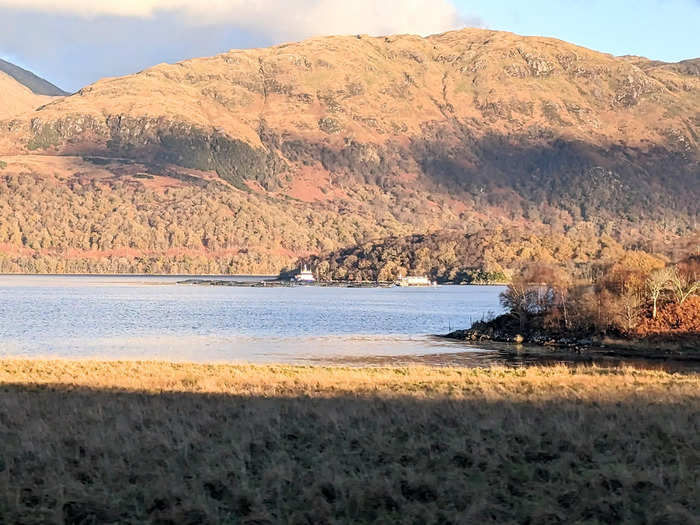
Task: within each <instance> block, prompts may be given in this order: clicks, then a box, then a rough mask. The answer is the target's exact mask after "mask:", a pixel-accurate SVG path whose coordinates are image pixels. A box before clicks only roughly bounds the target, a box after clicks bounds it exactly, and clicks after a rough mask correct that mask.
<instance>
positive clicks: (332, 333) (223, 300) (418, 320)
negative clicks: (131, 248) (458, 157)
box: [0, 276, 501, 362]
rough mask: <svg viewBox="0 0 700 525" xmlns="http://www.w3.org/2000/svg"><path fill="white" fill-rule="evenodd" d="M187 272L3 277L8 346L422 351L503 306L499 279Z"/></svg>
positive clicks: (255, 354)
mask: <svg viewBox="0 0 700 525" xmlns="http://www.w3.org/2000/svg"><path fill="white" fill-rule="evenodd" d="M181 279H182V277H156V276H154V277H150V276H149V277H132V276H128V277H126V276H100V277H96V276H0V348H1V350H2V353H3V354H5V355H23V356H58V357H99V358H113V359H115V358H128V359H132V358H139V359H140V358H144V359H151V358H153V359H173V360H197V361H222V360H223V361H258V362H260V361H275V362H290V361H293V362H299V361H304V360H307V359H311V360H319V359H321V360H322V359H324V358H327V357H328V358H338V357H342V356H348V357H357V356H398V355H421V354H429V353H442V352H455V351H461V350H463V349H464V348H463V346H462V345H455V344H454V343H451V342H448V341H443V340H440V339H437V338H434V337H431V334H438V333H445V332H447V331H449V330H450V329H454V328H458V327H464V326H466V325H468V324H470V322H471V321H472V320H476V319H481V318H482V317H484V316H487V315H490V314H494V313H499V312H500V306H499V303H498V294H499V293H500V292H501V288H500V287H493V286H472V287H464V286H441V287H436V288H435V287H432V288H396V287H394V288H321V287H308V286H307V287H304V286H298V287H290V288H237V287H220V286H194V285H181V284H176V282H177V281H178V280H181ZM237 280H240V278H237ZM256 280H257V279H256Z"/></svg>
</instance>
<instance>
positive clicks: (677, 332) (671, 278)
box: [446, 252, 700, 359]
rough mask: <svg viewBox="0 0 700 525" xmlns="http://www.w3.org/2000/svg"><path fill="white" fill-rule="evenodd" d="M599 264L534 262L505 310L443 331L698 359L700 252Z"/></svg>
mask: <svg viewBox="0 0 700 525" xmlns="http://www.w3.org/2000/svg"><path fill="white" fill-rule="evenodd" d="M597 270H598V271H597V273H596V276H595V277H593V278H589V279H578V280H574V279H572V277H571V274H570V273H567V272H566V271H565V270H564V269H562V268H561V267H556V266H548V265H543V264H536V265H530V266H528V267H526V268H525V269H524V270H523V271H522V272H521V273H520V274H519V275H516V276H515V277H514V278H513V280H512V282H511V283H510V284H509V285H508V287H507V288H506V290H505V291H504V292H503V293H502V294H501V304H502V305H503V307H504V308H505V309H506V313H505V314H503V315H499V316H498V317H495V318H494V319H488V320H487V319H484V320H481V321H478V322H476V323H474V324H473V325H472V326H471V327H470V328H468V329H465V330H456V331H454V332H451V333H449V334H447V335H446V337H448V338H452V339H459V340H466V341H484V340H490V341H499V342H510V343H516V344H533V345H544V346H551V347H553V348H561V349H569V350H574V351H577V352H582V351H585V350H592V349H601V348H605V349H606V350H608V351H610V352H614V353H620V354H627V355H629V354H637V355H644V356H649V357H662V356H665V355H670V354H673V355H674V356H681V357H684V358H688V359H700V295H699V291H700V280H699V279H698V276H699V275H700V257H698V256H694V257H690V258H688V259H686V260H685V261H683V262H681V263H679V264H675V265H665V264H663V263H662V262H660V261H659V260H658V259H656V258H653V257H651V256H649V255H647V254H644V253H641V252H640V253H637V254H628V255H626V256H625V257H624V258H622V259H620V260H619V261H617V262H616V263H614V264H610V265H608V266H607V267H603V268H598V269H597Z"/></svg>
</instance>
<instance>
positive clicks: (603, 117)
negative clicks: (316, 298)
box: [0, 29, 700, 272]
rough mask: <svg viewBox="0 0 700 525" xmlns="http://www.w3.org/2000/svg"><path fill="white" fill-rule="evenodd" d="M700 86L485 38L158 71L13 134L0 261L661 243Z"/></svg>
mask: <svg viewBox="0 0 700 525" xmlns="http://www.w3.org/2000/svg"><path fill="white" fill-rule="evenodd" d="M699 90H700V75H699V73H698V61H697V60H695V61H685V62H681V63H678V64H667V63H661V62H654V61H651V60H647V59H644V58H640V57H613V56H611V55H607V54H603V53H598V52H595V51H591V50H588V49H585V48H581V47H578V46H574V45H572V44H568V43H566V42H562V41H558V40H554V39H548V38H538V37H521V36H518V35H514V34H511V33H504V32H496V31H488V30H480V29H466V30H463V31H454V32H449V33H445V34H441V35H435V36H431V37H428V38H421V37H417V36H411V35H400V36H391V37H384V38H372V37H367V36H356V37H326V38H315V39H311V40H308V41H304V42H301V43H295V44H287V45H281V46H276V47H272V48H267V49H255V50H232V51H230V52H228V53H224V54H221V55H217V56H215V57H211V58H201V59H194V60H189V61H185V62H182V63H178V64H174V65H168V64H161V65H158V66H155V67H153V68H151V69H148V70H145V71H142V72H140V73H138V74H135V75H130V76H127V77H121V78H111V79H103V80H101V81H99V82H97V83H95V84H93V85H91V86H88V87H86V88H84V89H82V90H80V91H79V92H78V93H76V94H74V95H72V96H69V97H65V98H62V99H57V100H56V101H55V102H52V103H50V104H47V105H45V106H43V107H42V108H41V109H39V110H38V111H36V112H34V113H32V115H31V116H26V117H23V118H20V119H13V120H12V121H9V120H5V122H0V129H3V130H4V131H3V132H2V133H1V134H0V162H2V163H3V164H4V165H5V168H4V170H2V171H0V176H1V177H2V180H0V184H2V185H4V187H5V188H7V189H6V190H4V191H3V190H2V189H0V199H2V201H1V202H0V210H2V212H0V213H2V214H3V216H4V217H8V218H9V222H8V221H4V222H5V224H6V225H5V230H7V232H4V233H3V232H2V231H0V243H2V246H4V248H3V251H4V253H5V254H6V257H5V259H4V261H5V262H4V263H2V261H0V263H2V264H5V265H6V267H7V269H9V270H12V269H14V268H22V267H26V265H27V264H29V263H28V262H27V261H28V260H34V261H36V260H39V259H41V260H42V261H44V262H43V263H42V265H43V264H44V263H46V264H48V265H49V266H51V267H55V268H72V269H75V268H76V267H77V268H85V269H88V270H93V269H100V268H102V269H104V268H116V267H117V266H118V265H117V263H116V262H115V257H119V258H121V259H122V263H120V264H121V266H118V267H119V268H121V267H126V268H131V269H139V270H142V269H144V268H146V269H150V268H152V263H153V261H160V262H159V263H158V264H161V265H162V264H164V265H165V267H166V268H172V267H173V266H172V265H173V264H174V265H175V266H174V267H176V268H178V269H179V270H181V271H186V270H188V269H194V268H195V266H196V268H197V271H201V270H202V269H206V268H210V269H212V270H217V271H218V270H220V269H222V268H225V269H226V270H227V271H233V272H235V271H248V270H251V271H255V270H257V271H268V270H272V271H276V270H279V269H281V268H282V267H283V266H285V265H287V264H291V263H292V262H293V261H294V260H295V259H296V257H298V256H306V255H309V254H314V253H320V252H324V253H325V252H328V251H331V250H337V249H341V248H344V247H347V246H351V245H355V244H360V243H364V242H367V241H369V240H372V239H380V238H384V237H390V236H392V235H409V234H416V233H418V234H423V233H430V232H435V231H443V230H453V231H457V232H460V231H461V232H469V231H471V232H474V231H478V230H479V229H484V228H491V227H494V226H496V225H500V226H503V227H506V228H510V227H513V228H527V229H529V230H530V231H533V232H540V233H547V234H548V233H549V232H553V233H556V234H565V233H567V232H568V231H569V230H570V229H572V228H576V227H579V225H581V224H583V225H585V227H586V228H589V227H590V228H591V230H590V231H591V232H592V235H599V234H603V233H605V234H607V235H609V236H611V238H613V239H614V240H615V242H618V243H621V245H623V246H624V247H633V246H636V245H639V244H640V243H641V244H644V243H650V242H651V243H652V244H653V243H657V245H664V244H665V243H666V244H667V243H672V242H674V241H675V240H676V239H678V238H679V237H681V236H684V235H687V234H689V233H692V232H693V231H694V230H695V228H696V224H697V218H698V212H699V211H700V210H699V204H698V202H700V164H699V160H700V155H699V150H698V141H699V140H700V136H699V134H698V130H699V128H700V126H699V124H700V96H699ZM0 166H2V164H0ZM14 187H17V188H20V189H21V190H12V189H11V188H14ZM32 194H34V195H35V196H40V198H41V202H42V207H43V208H45V209H44V210H43V211H41V212H39V213H40V215H39V216H37V215H36V213H37V212H36V211H35V210H34V208H33V207H32V206H31V205H27V199H30V202H35V201H33V200H32V199H33V197H32ZM197 199H199V201H197ZM71 202H80V203H81V205H80V206H70V205H67V204H68V203H71ZM36 219H40V222H41V224H43V230H44V231H42V227H41V226H38V225H37V221H36ZM76 225H79V228H80V229H81V231H80V232H79V233H76V227H77V226H76ZM119 225H121V226H119ZM9 230H12V232H9ZM127 231H131V233H129V234H127V233H126V232H127ZM57 232H65V233H60V234H59V233H57ZM691 248H692V247H691ZM244 256H245V257H244ZM242 257H244V258H245V260H246V261H249V262H250V264H248V263H247V262H246V263H245V264H244V263H242V262H241V261H242ZM188 258H189V259H188ZM192 258H199V259H197V260H200V261H201V264H200V263H197V265H195V266H193V263H191V262H188V261H191V260H192ZM66 261H68V262H66ZM71 261H72V262H71ZM76 261H78V262H76ZM96 261H102V262H96ZM144 261H148V262H144ZM176 261H179V262H176ZM66 265H67V266H66ZM76 265H77V266H76ZM42 267H43V266H42ZM159 267H162V266H159ZM37 271H38V270H37Z"/></svg>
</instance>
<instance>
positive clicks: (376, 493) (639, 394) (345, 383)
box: [0, 359, 700, 524]
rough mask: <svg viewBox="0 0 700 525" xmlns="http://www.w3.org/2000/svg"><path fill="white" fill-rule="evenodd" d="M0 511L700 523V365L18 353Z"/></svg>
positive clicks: (178, 517) (144, 518)
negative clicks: (371, 364) (85, 357)
mask: <svg viewBox="0 0 700 525" xmlns="http://www.w3.org/2000/svg"><path fill="white" fill-rule="evenodd" d="M0 384H1V386H0V447H1V448H0V523H72V524H87V523H160V524H165V523H193V524H194V523H249V524H252V523H367V522H384V523H394V522H403V523H473V522H477V521H479V522H488V523H577V522H580V523H621V522H629V523H691V522H692V520H693V519H695V518H696V517H697V515H698V505H697V501H696V500H697V486H698V481H699V480H698V472H699V470H700V469H699V468H698V467H699V466H700V461H699V457H698V450H699V449H700V438H699V437H698V436H699V435H700V432H698V431H699V430H700V429H699V426H700V421H699V419H700V418H699V413H700V410H699V408H700V377H699V376H698V375H697V374H668V373H665V372H661V371H640V370H635V369H597V368H576V369H573V368H567V367H563V366H561V367H551V368H527V369H504V368H493V369H486V370H483V369H451V368H427V367H410V368H363V369H359V368H323V367H292V366H252V365H243V366H233V365H198V364H184V363H183V364H178V363H158V362H95V361H61V360H58V361H56V360H52V361H41V360H31V361H29V360H14V359H12V360H0Z"/></svg>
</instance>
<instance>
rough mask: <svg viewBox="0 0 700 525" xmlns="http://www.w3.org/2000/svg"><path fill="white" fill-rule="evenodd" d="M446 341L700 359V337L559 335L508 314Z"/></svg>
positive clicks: (688, 335)
mask: <svg viewBox="0 0 700 525" xmlns="http://www.w3.org/2000/svg"><path fill="white" fill-rule="evenodd" d="M444 337H446V338H449V339H457V340H460V341H496V342H503V343H514V344H530V345H540V346H547V347H552V348H553V349H556V348H559V349H566V350H569V351H575V352H588V351H590V352H593V351H595V352H600V351H601V350H603V351H606V352H607V353H610V354H619V355H638V356H644V357H667V356H669V355H673V356H674V357H683V358H687V359H694V360H695V359H700V335H698V334H683V335H678V334H674V335H665V334H656V335H653V336H648V337H644V338H632V337H626V336H624V335H623V334H612V335H610V334H593V333H575V332H559V331H552V330H546V329H544V328H541V327H535V328H533V327H532V326H527V325H526V326H525V327H522V328H521V326H520V323H519V322H518V320H517V319H516V318H515V317H513V316H512V315H508V314H504V315H501V316H498V317H496V318H495V319H493V320H491V321H477V322H476V323H474V324H473V325H472V326H471V328H468V329H463V330H455V331H453V332H450V333H449V334H445V335H444Z"/></svg>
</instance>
